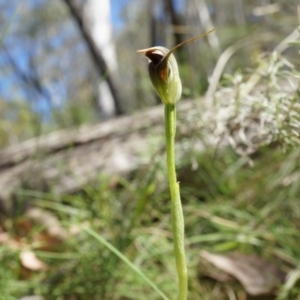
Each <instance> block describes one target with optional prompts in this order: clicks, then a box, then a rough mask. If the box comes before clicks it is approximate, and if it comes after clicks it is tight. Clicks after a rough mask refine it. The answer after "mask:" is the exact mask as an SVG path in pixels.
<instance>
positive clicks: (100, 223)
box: [0, 54, 300, 300]
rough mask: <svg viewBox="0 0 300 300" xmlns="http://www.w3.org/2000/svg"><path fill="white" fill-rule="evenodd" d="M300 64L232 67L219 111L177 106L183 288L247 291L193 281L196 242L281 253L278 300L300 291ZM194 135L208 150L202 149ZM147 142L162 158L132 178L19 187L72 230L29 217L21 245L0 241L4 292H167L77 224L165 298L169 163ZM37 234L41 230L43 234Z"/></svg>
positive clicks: (276, 60)
mask: <svg viewBox="0 0 300 300" xmlns="http://www.w3.org/2000/svg"><path fill="white" fill-rule="evenodd" d="M298 74H299V73H298V71H297V69H296V68H295V67H294V66H293V65H292V64H291V63H289V62H287V61H286V60H285V59H284V58H283V57H281V56H278V55H276V54H272V55H269V56H262V58H261V60H260V62H259V64H258V67H257V69H256V70H254V71H252V73H250V74H248V75H247V76H246V75H241V74H239V73H238V74H236V75H234V76H228V77H227V81H226V86H225V87H220V88H219V89H218V91H217V92H216V94H215V105H214V110H211V109H209V110H205V106H204V105H203V107H202V109H201V110H199V109H197V107H196V106H195V109H194V110H191V111H190V112H189V113H188V115H185V116H181V115H180V114H178V117H180V124H179V127H178V132H177V134H178V137H179V138H180V144H179V145H178V149H177V150H178V153H179V154H180V155H179V158H180V159H179V160H178V167H177V168H178V170H179V174H178V177H179V181H180V184H181V193H182V200H183V203H184V205H183V208H184V214H185V230H186V252H187V261H188V269H189V293H190V295H189V299H209V300H210V299H216V298H217V299H220V300H222V299H224V300H225V299H228V297H227V296H226V295H227V293H239V295H244V292H243V290H242V289H241V287H239V286H234V285H230V286H229V285H228V284H222V283H218V284H217V285H216V284H213V285H212V284H211V282H210V281H207V280H205V279H203V278H201V280H199V276H202V272H204V270H205V264H204V262H203V260H202V259H201V257H200V253H199V251H200V249H201V250H203V249H204V250H207V251H210V252H214V253H227V252H241V253H256V254H257V255H260V256H262V257H265V258H268V259H269V260H272V261H278V260H279V261H280V264H281V266H282V268H283V270H285V271H287V272H289V271H293V270H295V271H294V273H291V279H290V280H289V281H288V282H287V283H286V285H284V286H283V287H282V292H281V294H280V296H279V298H278V299H287V300H288V299H290V300H295V299H298V298H299V296H298V295H299V292H300V284H299V282H298V280H297V278H298V277H297V276H298V275H297V274H298V273H297V267H298V261H299V260H300V250H299V245H298V244H299V243H298V241H299V229H300V223H299V220H300V206H299V203H298V202H299V201H298V199H299V197H300V188H299V187H300V171H299V170H300V165H299V164H300V163H299V162H300V151H299V139H298V137H297V132H298V128H299V127H298V126H299V112H298V108H299V106H298V105H299V97H298V95H299V80H298ZM253 76H255V78H256V80H255V84H254V79H255V78H254V77H253ZM256 76H258V77H256ZM249 83H251V87H252V88H251V89H250V90H249ZM282 84H283V86H284V88H281V87H282ZM254 86H255V88H254ZM280 86H281V87H280ZM237 133H238V134H237ZM211 137H218V143H217V145H222V146H219V147H217V146H216V145H215V144H214V143H212V142H211ZM199 142H200V143H201V145H205V151H198V150H197V148H198V146H197V145H198V143H199ZM228 142H229V143H228ZM152 149H153V147H152ZM201 149H203V147H202V148H201ZM152 151H153V150H152ZM150 152H151V151H150V150H149V153H148V155H154V157H155V161H157V163H153V164H151V165H149V166H148V168H147V169H141V170H137V171H136V172H135V173H134V174H132V175H131V178H130V179H128V180H126V179H124V178H111V179H108V178H104V177H101V178H99V182H97V183H96V184H95V185H91V186H86V187H84V188H83V192H82V193H81V194H77V195H71V196H60V197H57V196H56V195H51V194H43V193H36V192H33V191H25V190H24V191H20V193H22V194H23V196H24V195H26V197H27V199H31V202H32V203H33V204H35V205H37V206H39V207H41V208H43V209H47V210H49V211H51V212H52V213H53V214H54V215H56V216H57V217H58V218H59V220H60V223H61V226H63V227H64V228H65V229H66V230H67V231H68V232H70V236H69V238H67V239H66V240H64V241H63V242H59V243H53V242H50V243H49V242H47V239H48V238H49V237H48V236H47V233H46V231H45V229H44V227H43V226H42V227H41V226H40V225H38V224H35V225H31V226H29V227H28V228H29V229H28V230H29V232H28V233H27V234H25V235H23V237H22V243H18V247H17V248H13V249H11V248H9V243H8V244H7V246H1V247H0V249H1V253H0V255H1V262H2V263H1V267H0V277H1V282H3V284H2V292H3V295H7V298H4V299H18V297H21V296H24V295H31V294H34V295H41V296H44V297H45V299H50V300H51V299H53V300H57V299H76V300H77V299H116V300H117V299H118V300H120V299H137V298H138V299H145V300H146V299H162V298H161V297H160V296H159V295H158V294H157V293H156V292H155V291H154V290H153V289H152V288H151V287H150V286H149V285H148V284H147V283H145V281H144V280H143V279H142V278H141V277H140V276H139V275H138V274H137V273H136V272H133V271H132V270H131V269H130V268H129V267H128V265H127V264H125V263H124V262H123V261H122V260H120V258H119V257H118V256H117V255H116V253H115V252H114V251H111V250H109V249H108V248H107V247H106V246H105V244H103V243H99V242H97V240H95V238H94V237H92V236H91V235H90V234H88V233H87V232H86V231H85V230H83V229H82V227H86V228H90V229H91V230H93V232H94V233H95V234H98V235H99V237H101V239H105V241H107V242H109V243H110V245H112V246H113V247H115V249H118V251H120V252H121V253H122V254H123V255H125V256H126V258H127V259H129V260H130V261H131V262H132V263H133V264H134V265H135V266H136V267H137V268H138V269H139V270H141V271H142V272H143V273H144V274H145V276H147V277H148V278H149V279H150V280H151V281H153V282H155V284H156V285H157V286H158V287H159V289H160V290H161V291H163V292H164V293H165V294H166V295H167V296H168V297H170V299H172V295H174V290H176V289H177V286H176V275H175V274H176V271H175V267H174V262H173V255H172V252H173V246H172V238H171V237H172V234H171V229H170V218H169V213H168V212H169V211H170V203H169V196H168V194H169V193H168V184H167V180H166V176H165V172H166V170H165V169H164V168H161V166H162V165H164V164H161V163H160V161H161V160H163V161H164V157H162V156H161V154H159V153H158V151H157V150H156V151H154V152H155V153H150ZM18 218H19V217H18ZM18 218H13V219H6V221H4V222H1V228H2V229H3V230H4V231H5V232H8V233H9V236H10V239H12V240H15V241H19V233H18V228H19V225H18V224H19V222H20V221H19V219H18ZM23 230H24V229H23ZM37 236H44V244H43V245H41V242H38V241H37V240H36V239H37ZM45 237H47V238H45ZM28 248H30V249H32V250H33V251H35V253H36V254H37V256H38V257H39V258H40V259H41V260H42V261H44V262H45V263H46V264H47V266H48V268H47V269H46V270H41V271H38V272H32V271H31V272H30V271H27V272H25V273H24V267H21V265H20V263H19V260H18V253H19V252H20V251H22V250H24V249H28ZM8 249H9V250H8ZM295 276H296V277H295ZM16 286H18V289H16V288H15V287H16ZM213 286H217V288H213ZM19 287H20V288H19ZM297 297H298V298H297Z"/></svg>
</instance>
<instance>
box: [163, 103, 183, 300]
mask: <svg viewBox="0 0 300 300" xmlns="http://www.w3.org/2000/svg"><path fill="white" fill-rule="evenodd" d="M165 131H166V145H167V166H168V177H169V185H170V192H171V200H172V230H173V239H174V252H175V259H176V267H177V275H178V282H179V292H178V300H186V299H187V282H188V279H187V268H186V261H185V250H184V219H183V211H182V205H181V200H180V191H179V183H178V182H177V178H176V170H175V149H174V148H175V147H174V146H175V133H176V107H175V105H174V104H167V105H165Z"/></svg>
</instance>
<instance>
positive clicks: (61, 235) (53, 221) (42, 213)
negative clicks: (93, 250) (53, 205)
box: [26, 207, 68, 240]
mask: <svg viewBox="0 0 300 300" xmlns="http://www.w3.org/2000/svg"><path fill="white" fill-rule="evenodd" d="M26 215H27V216H28V218H29V219H31V220H33V221H34V222H37V223H38V224H40V225H42V226H44V227H45V229H46V231H47V233H48V234H49V235H50V236H52V237H54V238H57V239H59V240H65V239H66V238H67V237H68V233H67V231H66V230H65V229H64V228H63V227H62V226H61V225H60V222H59V220H58V218H57V217H56V216H55V215H54V214H52V213H51V212H49V211H46V210H45V209H41V208H38V207H31V208H29V209H28V210H27V211H26Z"/></svg>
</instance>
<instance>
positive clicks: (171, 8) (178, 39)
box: [164, 0, 184, 45]
mask: <svg viewBox="0 0 300 300" xmlns="http://www.w3.org/2000/svg"><path fill="white" fill-rule="evenodd" d="M164 5H165V10H166V15H168V16H169V17H170V20H171V23H172V25H173V33H174V40H175V45H177V44H180V43H182V42H183V41H184V37H183V34H182V33H180V32H178V30H176V29H177V28H180V27H182V26H183V21H182V19H181V17H180V16H179V15H178V14H177V12H176V9H175V5H174V1H173V0H164Z"/></svg>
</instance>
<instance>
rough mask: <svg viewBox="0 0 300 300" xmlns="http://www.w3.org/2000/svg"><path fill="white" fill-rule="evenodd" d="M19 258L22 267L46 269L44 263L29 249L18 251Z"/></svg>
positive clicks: (37, 269)
mask: <svg viewBox="0 0 300 300" xmlns="http://www.w3.org/2000/svg"><path fill="white" fill-rule="evenodd" d="M20 260H21V264H22V266H23V267H25V268H27V269H29V270H31V271H42V270H45V269H46V264H45V263H43V262H42V261H41V260H40V259H39V258H37V256H36V255H35V253H34V252H32V251H30V250H26V251H22V252H21V253H20Z"/></svg>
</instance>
